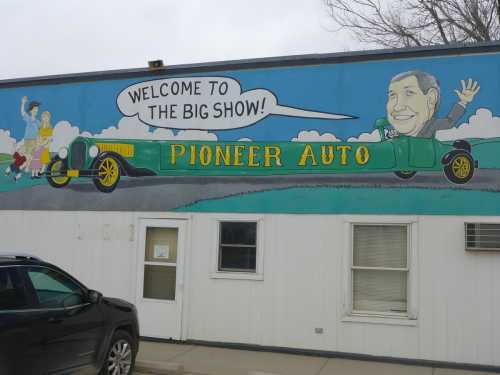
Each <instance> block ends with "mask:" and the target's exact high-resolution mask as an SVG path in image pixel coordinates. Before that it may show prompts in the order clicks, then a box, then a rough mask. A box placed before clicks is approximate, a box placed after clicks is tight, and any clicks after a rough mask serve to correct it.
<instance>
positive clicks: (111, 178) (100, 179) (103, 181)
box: [93, 155, 120, 193]
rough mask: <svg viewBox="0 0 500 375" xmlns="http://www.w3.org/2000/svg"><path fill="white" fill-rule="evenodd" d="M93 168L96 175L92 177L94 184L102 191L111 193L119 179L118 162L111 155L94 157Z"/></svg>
mask: <svg viewBox="0 0 500 375" xmlns="http://www.w3.org/2000/svg"><path fill="white" fill-rule="evenodd" d="M94 165H95V166H94V169H96V170H97V177H94V179H93V181H94V185H95V186H96V188H97V189H98V190H99V191H102V192H103V193H111V192H112V191H113V190H115V188H116V185H118V182H119V181H120V162H119V161H118V159H117V158H116V157H114V156H112V155H107V156H104V157H101V158H98V159H96V162H94Z"/></svg>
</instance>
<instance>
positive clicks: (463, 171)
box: [444, 152, 474, 184]
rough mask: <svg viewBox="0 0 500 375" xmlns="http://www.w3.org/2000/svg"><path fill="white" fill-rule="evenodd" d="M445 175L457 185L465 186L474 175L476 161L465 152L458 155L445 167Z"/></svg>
mask: <svg viewBox="0 0 500 375" xmlns="http://www.w3.org/2000/svg"><path fill="white" fill-rule="evenodd" d="M444 174H445V175H446V178H448V180H450V181H451V182H453V183H455V184H465V183H466V182H467V181H469V180H470V179H471V178H472V176H473V175H474V160H472V157H471V156H470V155H469V154H467V153H465V152H463V153H459V154H456V155H454V156H453V158H452V159H451V160H450V162H449V163H448V164H447V165H446V166H445V167H444Z"/></svg>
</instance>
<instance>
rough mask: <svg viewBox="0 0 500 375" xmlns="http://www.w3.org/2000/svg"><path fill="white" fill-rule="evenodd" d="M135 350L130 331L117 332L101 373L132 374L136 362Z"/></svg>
mask: <svg viewBox="0 0 500 375" xmlns="http://www.w3.org/2000/svg"><path fill="white" fill-rule="evenodd" d="M135 351H136V348H135V345H134V343H133V340H132V337H131V336H130V334H129V333H128V332H126V331H117V332H115V334H114V335H113V338H112V339H111V344H110V346H109V349H108V352H107V353H106V359H105V360H104V364H103V366H102V369H101V371H100V372H99V375H131V374H132V370H133V368H134V363H135V355H136V352H135Z"/></svg>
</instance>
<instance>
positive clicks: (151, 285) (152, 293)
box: [144, 265, 176, 301]
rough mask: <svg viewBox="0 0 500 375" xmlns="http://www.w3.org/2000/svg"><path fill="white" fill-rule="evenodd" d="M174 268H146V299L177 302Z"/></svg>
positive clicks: (146, 266) (148, 266) (147, 266)
mask: <svg viewBox="0 0 500 375" xmlns="http://www.w3.org/2000/svg"><path fill="white" fill-rule="evenodd" d="M175 276H176V267H174V266H154V265H145V266H144V298H154V299H163V300H171V301H173V300H175Z"/></svg>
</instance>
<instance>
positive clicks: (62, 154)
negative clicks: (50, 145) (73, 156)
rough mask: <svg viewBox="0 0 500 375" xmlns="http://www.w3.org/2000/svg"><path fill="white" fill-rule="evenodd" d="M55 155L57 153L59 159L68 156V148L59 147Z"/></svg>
mask: <svg viewBox="0 0 500 375" xmlns="http://www.w3.org/2000/svg"><path fill="white" fill-rule="evenodd" d="M57 155H59V157H60V158H61V159H66V158H67V157H68V149H67V148H66V147H63V148H61V149H60V150H59V152H58V153H57Z"/></svg>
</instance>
